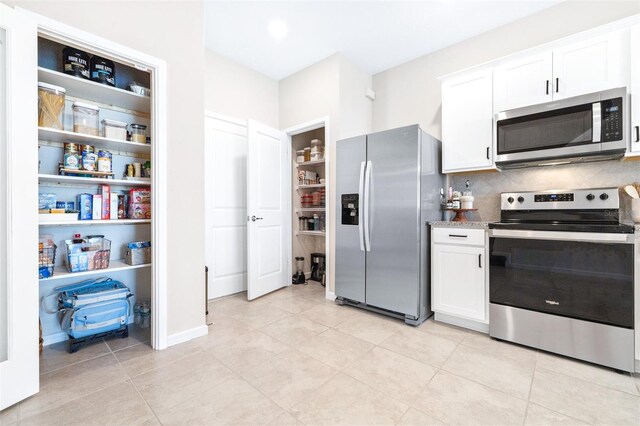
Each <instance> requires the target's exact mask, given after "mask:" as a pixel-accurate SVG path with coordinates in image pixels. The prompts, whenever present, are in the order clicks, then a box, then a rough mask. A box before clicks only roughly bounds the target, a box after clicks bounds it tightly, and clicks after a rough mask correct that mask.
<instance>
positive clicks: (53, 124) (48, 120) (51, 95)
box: [38, 82, 66, 130]
mask: <svg viewBox="0 0 640 426" xmlns="http://www.w3.org/2000/svg"><path fill="white" fill-rule="evenodd" d="M65 94H66V90H65V89H64V88H62V87H59V86H54V85H53V84H47V83H42V82H38V126H40V127H50V128H52V129H58V130H64V125H63V122H62V113H63V112H64V99H65Z"/></svg>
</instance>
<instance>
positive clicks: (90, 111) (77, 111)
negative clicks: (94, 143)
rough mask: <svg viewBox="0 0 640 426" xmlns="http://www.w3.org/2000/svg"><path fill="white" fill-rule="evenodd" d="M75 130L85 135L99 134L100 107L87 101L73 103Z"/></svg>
mask: <svg viewBox="0 0 640 426" xmlns="http://www.w3.org/2000/svg"><path fill="white" fill-rule="evenodd" d="M72 109H73V131H74V132H75V133H83V134H85V135H91V136H98V134H99V132H100V127H99V126H100V122H99V121H98V113H99V112H100V108H98V107H97V106H95V105H93V104H89V103H86V102H74V103H73V107H72Z"/></svg>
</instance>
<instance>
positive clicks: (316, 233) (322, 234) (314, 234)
mask: <svg viewBox="0 0 640 426" xmlns="http://www.w3.org/2000/svg"><path fill="white" fill-rule="evenodd" d="M298 235H311V236H315V237H324V236H325V235H326V232H323V231H298Z"/></svg>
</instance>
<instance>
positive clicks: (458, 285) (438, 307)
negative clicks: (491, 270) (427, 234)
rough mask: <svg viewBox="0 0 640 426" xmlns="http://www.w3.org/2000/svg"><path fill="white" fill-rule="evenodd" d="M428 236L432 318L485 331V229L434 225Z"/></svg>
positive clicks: (486, 279)
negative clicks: (466, 242) (429, 239)
mask: <svg viewBox="0 0 640 426" xmlns="http://www.w3.org/2000/svg"><path fill="white" fill-rule="evenodd" d="M443 231H444V232H443ZM432 236H433V239H432V241H433V243H432V246H431V300H432V309H433V311H434V312H435V313H436V320H439V321H444V322H449V323H452V324H456V325H459V326H463V327H468V328H472V329H475V330H478V331H487V330H488V327H487V324H488V311H487V305H488V303H487V301H488V285H487V284H488V271H487V250H486V244H485V231H484V230H483V229H463V228H457V227H451V228H434V229H433V232H432ZM452 239H453V240H454V242H452V241H451V240H452ZM465 241H468V243H469V244H465Z"/></svg>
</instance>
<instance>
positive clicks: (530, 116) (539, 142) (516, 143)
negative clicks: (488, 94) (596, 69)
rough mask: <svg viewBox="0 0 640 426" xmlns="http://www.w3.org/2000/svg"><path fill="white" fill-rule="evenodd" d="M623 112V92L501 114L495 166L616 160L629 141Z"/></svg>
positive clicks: (613, 91)
mask: <svg viewBox="0 0 640 426" xmlns="http://www.w3.org/2000/svg"><path fill="white" fill-rule="evenodd" d="M627 108H628V106H627V89H626V88H624V87H623V88H617V89H610V90H605V91H602V92H597V93H591V94H589V95H582V96H576V97H573V98H567V99H562V100H559V101H554V102H549V103H545V104H540V105H533V106H528V107H524V108H518V109H513V110H509V111H504V112H500V113H498V114H497V115H496V145H497V147H496V148H497V149H496V153H497V155H496V166H497V167H498V168H501V169H509V168H518V167H528V166H533V165H545V164H566V163H570V162H586V161H598V160H606V159H615V158H621V157H622V156H623V155H624V153H625V150H626V147H627V140H628V134H627V133H628V129H627V127H628V121H627V117H628V109H627Z"/></svg>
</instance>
